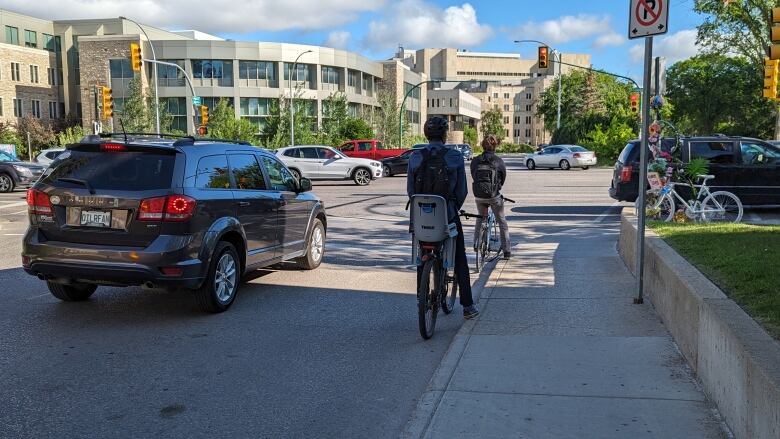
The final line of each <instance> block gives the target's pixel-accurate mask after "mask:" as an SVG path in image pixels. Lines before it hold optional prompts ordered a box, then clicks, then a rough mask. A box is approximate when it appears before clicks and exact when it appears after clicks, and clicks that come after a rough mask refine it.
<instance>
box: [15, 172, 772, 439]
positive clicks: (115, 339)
mask: <svg viewBox="0 0 780 439" xmlns="http://www.w3.org/2000/svg"><path fill="white" fill-rule="evenodd" d="M507 164H508V168H509V177H508V183H507V186H506V187H505V190H504V193H505V195H506V196H507V197H509V198H512V199H514V200H517V204H516V205H512V206H510V210H509V213H508V218H509V220H510V221H511V222H512V224H513V227H519V229H520V230H522V233H521V234H518V235H515V236H513V240H514V241H515V243H517V242H521V241H524V240H534V239H539V238H540V237H543V236H544V235H545V234H547V233H577V229H578V227H586V228H593V227H603V228H604V229H609V230H610V231H611V232H610V233H614V232H615V229H616V224H617V221H618V220H619V212H620V209H621V207H622V206H627V205H628V204H625V203H622V204H621V203H615V202H614V201H613V200H612V199H610V198H609V196H608V195H607V190H606V189H607V187H608V186H609V179H610V178H611V170H609V169H591V170H588V171H580V170H576V171H568V172H567V171H534V172H530V171H527V170H525V169H524V168H523V167H522V166H521V165H520V160H519V159H516V158H513V159H510V160H508V163H507ZM405 182H406V180H405V178H404V177H391V178H384V179H381V180H379V181H376V182H374V183H373V184H371V185H370V186H367V187H358V186H355V185H354V184H352V183H351V182H344V183H340V182H338V183H336V182H334V183H318V184H315V187H314V192H315V193H316V194H317V195H319V196H320V197H321V198H322V199H323V200H324V201H325V205H326V208H327V212H328V239H327V245H326V255H325V262H324V264H323V265H322V266H321V267H320V268H319V269H317V270H314V271H310V272H302V271H296V270H294V269H292V268H291V267H288V266H278V267H274V268H273V269H270V270H261V271H258V272H256V273H253V274H252V275H251V276H250V279H248V282H247V283H246V284H245V285H244V286H243V287H242V289H241V290H240V291H239V295H238V298H237V300H236V302H235V304H234V305H233V307H232V308H231V309H230V310H229V311H228V312H226V313H223V314H217V315H208V314H204V313H202V312H201V311H199V310H198V309H197V307H196V305H195V303H194V301H193V300H192V298H191V297H189V296H188V294H187V293H185V292H170V291H164V290H144V289H141V288H127V289H119V288H100V289H99V290H98V292H97V293H96V294H95V295H94V296H93V297H92V299H91V300H89V301H87V302H83V303H63V302H60V301H58V300H56V299H55V298H53V297H52V296H51V295H50V294H49V293H48V292H47V289H46V286H45V284H44V283H43V282H41V281H39V280H38V279H36V278H33V277H31V276H28V275H26V274H25V273H24V272H23V271H22V270H21V268H20V261H19V253H20V240H21V234H23V233H24V229H25V227H26V221H27V219H26V213H25V212H26V206H25V204H24V201H25V200H24V193H23V192H21V191H17V192H15V193H13V194H3V195H0V263H2V266H0V283H1V284H2V285H3V292H4V294H3V295H4V299H5V305H4V306H3V307H2V309H0V332H1V333H2V334H4V336H3V337H2V338H0V387H1V388H3V389H4V391H3V393H4V396H3V399H4V400H5V401H6V402H7V403H8V404H9V405H7V406H6V407H9V406H10V407H14V409H13V410H0V437H20V436H26V437H58V436H60V433H61V432H63V431H68V432H70V434H71V435H73V436H82V437H84V436H91V437H108V436H112V437H116V435H117V434H118V432H121V433H119V434H124V435H126V437H149V436H173V435H175V436H187V437H196V436H197V437H249V436H251V437H303V436H310V433H311V432H312V431H314V429H315V428H316V431H317V432H318V434H319V436H321V437H396V436H397V435H398V433H399V432H400V430H401V429H402V428H403V426H404V425H405V423H406V422H407V420H408V418H409V415H410V413H411V412H412V410H413V408H414V407H415V405H416V402H417V398H418V397H419V396H420V395H421V394H422V393H423V392H424V390H425V388H426V386H427V384H428V381H429V379H430V378H431V376H432V374H433V372H434V370H435V368H436V367H437V365H438V364H439V362H440V360H441V358H442V356H443V355H444V353H445V351H446V349H447V347H448V345H449V343H450V341H451V339H452V337H453V335H454V334H455V331H456V330H457V329H458V328H459V327H460V325H461V324H462V321H463V320H462V317H461V316H460V314H459V313H460V307H458V308H457V310H456V313H455V314H453V315H451V316H448V317H441V318H440V319H439V323H438V325H437V332H436V335H435V337H434V338H433V339H432V340H430V341H423V340H421V338H420V336H419V333H418V330H417V321H416V319H417V315H416V306H415V305H416V299H415V294H414V293H415V279H414V274H413V273H414V271H413V270H414V267H413V266H412V265H411V264H410V253H411V249H410V241H409V235H408V232H407V228H408V225H407V212H406V211H405V210H404V206H405V203H406V194H405ZM472 206H473V202H472V201H471V200H468V201H467V204H466V209H467V210H473V207H472ZM756 215H759V216H760V218H761V219H762V220H766V219H767V218H768V219H774V218H780V215H779V214H778V212H777V211H759V212H757V213H756ZM464 227H465V229H466V234H467V248H468V247H470V246H469V245H468V243H469V242H470V239H471V238H470V237H471V232H472V230H473V229H472V224H470V223H469V222H466V223H465V224H464ZM486 275H487V273H483V275H482V277H481V278H480V279H472V280H473V281H475V282H477V283H479V282H481V281H484V279H485V276H486ZM356 414H359V415H356Z"/></svg>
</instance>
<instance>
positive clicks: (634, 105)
mask: <svg viewBox="0 0 780 439" xmlns="http://www.w3.org/2000/svg"><path fill="white" fill-rule="evenodd" d="M630 99H631V112H632V113H634V114H639V93H631V97H630Z"/></svg>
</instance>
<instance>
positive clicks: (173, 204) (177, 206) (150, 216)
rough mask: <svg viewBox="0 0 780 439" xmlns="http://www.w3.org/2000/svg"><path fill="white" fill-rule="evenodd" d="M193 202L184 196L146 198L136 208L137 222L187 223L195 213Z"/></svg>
mask: <svg viewBox="0 0 780 439" xmlns="http://www.w3.org/2000/svg"><path fill="white" fill-rule="evenodd" d="M195 204H196V203H195V200H194V199H192V198H190V197H188V196H186V195H169V196H167V197H155V198H147V199H145V200H142V201H141V206H140V207H139V208H138V220H139V221H169V222H181V221H189V220H190V219H191V218H192V215H193V213H194V212H195Z"/></svg>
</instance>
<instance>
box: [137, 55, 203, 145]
mask: <svg viewBox="0 0 780 439" xmlns="http://www.w3.org/2000/svg"><path fill="white" fill-rule="evenodd" d="M144 62H149V63H152V64H154V65H157V64H161V65H164V66H169V67H175V68H176V69H178V70H179V71H180V72H181V74H182V75H184V79H185V80H187V85H189V86H190V92H191V93H192V96H193V97H194V96H196V94H195V87H193V86H192V79H190V76H189V75H188V74H187V72H186V71H184V69H183V68H181V66H180V65H178V64H176V63H172V62H165V61H157V60H156V59H144ZM156 83H157V81H155V84H156ZM158 109H159V106H158ZM193 113H194V115H193V120H192V134H196V132H197V129H196V127H197V124H196V123H195V119H197V117H198V113H197V112H193ZM159 131H160V130H159V128H158V129H157V132H158V133H159Z"/></svg>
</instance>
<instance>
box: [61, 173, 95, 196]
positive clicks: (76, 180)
mask: <svg viewBox="0 0 780 439" xmlns="http://www.w3.org/2000/svg"><path fill="white" fill-rule="evenodd" d="M57 181H64V182H65V183H73V184H80V185H82V186H84V187H85V188H87V190H89V193H90V194H92V195H95V189H94V188H93V187H92V185H91V184H89V182H88V181H87V180H82V179H80V178H70V177H61V178H58V179H57Z"/></svg>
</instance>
